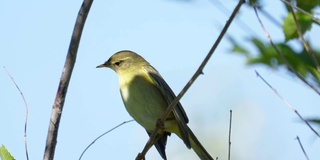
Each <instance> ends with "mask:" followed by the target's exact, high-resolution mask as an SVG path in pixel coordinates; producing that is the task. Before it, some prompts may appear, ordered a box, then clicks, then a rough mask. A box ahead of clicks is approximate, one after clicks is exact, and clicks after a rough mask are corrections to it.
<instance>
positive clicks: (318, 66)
mask: <svg viewBox="0 0 320 160" xmlns="http://www.w3.org/2000/svg"><path fill="white" fill-rule="evenodd" d="M287 2H288V3H290V4H291V2H290V1H289V0H287ZM289 8H290V11H291V13H292V16H293V20H294V23H295V24H296V26H297V32H298V34H299V37H300V38H301V42H302V44H303V47H304V48H305V50H306V51H307V53H308V55H309V57H310V58H311V59H312V61H313V63H314V65H315V66H316V70H317V71H318V73H320V65H319V62H318V60H317V58H316V56H315V54H314V53H313V52H312V50H311V49H310V47H309V45H308V44H307V42H306V40H305V39H304V37H303V34H302V31H301V27H300V24H299V22H298V20H297V16H296V14H295V12H294V10H293V7H292V4H291V5H289Z"/></svg>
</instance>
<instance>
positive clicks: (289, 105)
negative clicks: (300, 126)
mask: <svg viewBox="0 0 320 160" xmlns="http://www.w3.org/2000/svg"><path fill="white" fill-rule="evenodd" d="M255 72H256V74H257V76H258V77H259V78H261V80H262V81H263V82H264V83H265V84H267V85H268V86H269V87H270V88H271V89H272V90H273V92H274V93H275V94H276V95H277V96H278V97H279V98H280V99H281V100H282V102H283V103H284V104H285V105H286V106H287V107H288V108H289V109H291V110H292V111H293V112H294V113H296V114H297V115H298V117H299V118H300V119H301V120H302V121H303V122H304V123H305V124H306V125H307V126H308V127H309V128H310V129H311V130H312V131H313V132H314V133H315V134H316V135H317V136H318V137H319V138H320V135H319V133H318V132H317V131H316V130H315V129H314V128H313V127H312V126H311V125H310V123H309V122H308V121H307V120H305V119H304V118H303V117H302V116H301V115H300V113H299V112H298V111H297V110H296V109H295V108H294V107H293V106H292V105H291V104H290V103H289V102H288V101H287V100H285V99H284V98H283V97H282V96H281V95H280V94H279V93H278V91H277V90H276V89H274V88H273V87H272V86H271V85H270V84H269V83H268V82H267V81H266V80H265V79H264V78H263V77H262V76H261V75H260V74H259V73H258V72H257V71H255Z"/></svg>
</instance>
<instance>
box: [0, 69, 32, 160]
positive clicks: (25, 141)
mask: <svg viewBox="0 0 320 160" xmlns="http://www.w3.org/2000/svg"><path fill="white" fill-rule="evenodd" d="M3 68H4V70H5V71H6V72H7V74H8V76H9V77H10V78H11V80H12V82H13V84H14V85H15V86H16V88H17V89H18V91H19V92H20V95H21V97H22V99H23V102H24V105H25V106H26V118H25V121H24V135H23V137H24V148H25V151H26V158H27V160H29V154H28V143H27V126H28V112H29V111H28V110H29V109H28V108H29V107H28V104H27V101H26V99H25V98H24V95H23V93H22V91H21V90H20V88H19V86H18V85H17V83H16V82H15V81H14V79H13V77H12V76H11V74H10V73H9V71H8V70H7V68H6V67H3Z"/></svg>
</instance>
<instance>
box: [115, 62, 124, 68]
mask: <svg viewBox="0 0 320 160" xmlns="http://www.w3.org/2000/svg"><path fill="white" fill-rule="evenodd" d="M121 63H122V61H117V62H115V63H114V65H116V66H118V67H119V66H120V65H121Z"/></svg>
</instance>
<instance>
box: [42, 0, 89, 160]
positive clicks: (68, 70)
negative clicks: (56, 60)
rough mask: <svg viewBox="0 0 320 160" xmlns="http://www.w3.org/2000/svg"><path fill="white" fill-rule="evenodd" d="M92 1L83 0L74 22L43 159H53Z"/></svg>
mask: <svg viewBox="0 0 320 160" xmlns="http://www.w3.org/2000/svg"><path fill="white" fill-rule="evenodd" d="M92 2H93V0H84V1H83V3H82V6H81V8H80V11H79V13H78V17H77V20H76V24H75V26H74V30H73V33H72V37H71V41H70V45H69V49H68V54H67V58H66V62H65V65H64V69H63V72H62V75H61V78H60V82H59V86H58V91H57V94H56V98H55V101H54V104H53V107H52V112H51V118H50V123H49V129H48V135H47V141H46V148H45V152H44V158H43V159H44V160H53V157H54V152H55V148H56V144H57V137H58V130H59V124H60V119H61V115H62V110H63V106H64V102H65V99H66V95H67V90H68V86H69V82H70V79H71V74H72V71H73V67H74V64H75V62H76V58H77V52H78V48H79V43H80V39H81V34H82V30H83V27H84V24H85V21H86V19H87V16H88V13H89V10H90V7H91V5H92Z"/></svg>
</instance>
